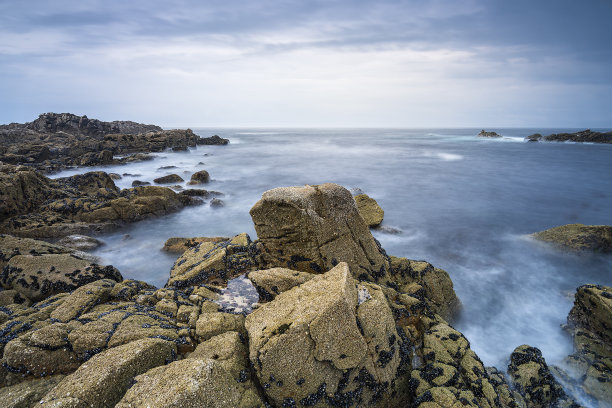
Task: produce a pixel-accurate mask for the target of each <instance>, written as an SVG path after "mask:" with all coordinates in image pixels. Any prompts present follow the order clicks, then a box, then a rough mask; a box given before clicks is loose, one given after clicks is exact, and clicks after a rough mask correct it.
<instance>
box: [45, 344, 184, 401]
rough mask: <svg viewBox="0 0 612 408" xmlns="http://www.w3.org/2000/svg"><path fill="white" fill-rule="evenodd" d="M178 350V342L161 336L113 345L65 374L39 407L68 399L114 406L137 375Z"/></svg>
mask: <svg viewBox="0 0 612 408" xmlns="http://www.w3.org/2000/svg"><path fill="white" fill-rule="evenodd" d="M175 353H176V345H175V344H174V343H172V342H168V341H165V340H162V339H143V340H138V341H134V342H131V343H129V344H125V345H123V346H119V347H115V348H112V349H110V350H107V351H105V352H103V353H100V354H98V355H96V356H94V357H92V358H91V359H90V360H89V361H87V362H86V363H84V364H82V365H81V366H80V367H79V368H78V370H77V371H75V372H74V373H73V374H71V375H69V376H67V377H65V378H64V379H63V380H62V381H61V382H60V383H59V384H58V385H57V386H56V387H55V388H53V389H52V390H51V391H50V392H49V393H47V395H45V396H44V397H43V399H42V400H41V404H40V405H39V406H40V407H45V408H49V407H55V406H57V405H56V404H58V403H59V404H61V403H62V401H63V400H64V399H68V400H69V401H70V403H75V402H76V403H78V404H80V405H78V406H87V407H93V408H98V407H99V408H105V407H109V406H110V407H112V406H114V405H115V404H116V403H117V402H119V400H121V398H122V397H123V395H124V394H125V392H126V391H127V390H128V388H129V387H130V386H131V385H132V381H133V379H134V377H136V376H137V375H139V374H142V373H144V372H146V371H148V370H150V369H151V368H153V367H157V366H159V365H162V364H164V363H166V362H167V361H171V360H172V359H173V358H174V355H175ZM60 406H64V405H60Z"/></svg>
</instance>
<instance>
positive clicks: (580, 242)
mask: <svg viewBox="0 0 612 408" xmlns="http://www.w3.org/2000/svg"><path fill="white" fill-rule="evenodd" d="M532 236H533V237H534V238H536V239H538V240H540V241H544V242H550V243H553V244H555V245H557V246H559V247H562V248H566V249H570V250H574V251H593V252H612V227H611V226H608V225H583V224H568V225H562V226H560V227H555V228H551V229H547V230H545V231H540V232H536V233H534V234H532Z"/></svg>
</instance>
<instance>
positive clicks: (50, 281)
mask: <svg viewBox="0 0 612 408" xmlns="http://www.w3.org/2000/svg"><path fill="white" fill-rule="evenodd" d="M105 278H108V279H113V280H114V281H121V280H123V277H122V276H121V273H120V272H119V271H118V270H117V269H115V268H114V267H113V266H112V265H109V266H100V265H98V264H94V263H91V262H90V261H89V260H86V259H83V258H79V257H77V256H76V255H74V254H45V255H17V256H14V257H12V258H11V259H10V260H9V261H8V263H7V265H6V266H5V267H4V270H3V271H2V273H1V274H0V283H1V284H2V286H4V287H5V288H7V289H15V290H17V291H18V292H20V293H21V294H23V295H24V296H26V297H27V298H29V299H32V300H35V301H37V300H42V299H44V298H46V297H48V296H51V295H54V294H57V293H61V292H69V291H72V290H74V289H76V288H78V287H81V286H83V285H86V284H88V283H90V282H95V281H97V280H99V279H105Z"/></svg>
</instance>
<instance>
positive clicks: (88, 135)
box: [0, 113, 228, 172]
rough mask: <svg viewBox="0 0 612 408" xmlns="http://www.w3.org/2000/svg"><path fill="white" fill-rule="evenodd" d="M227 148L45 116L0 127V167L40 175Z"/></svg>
mask: <svg viewBox="0 0 612 408" xmlns="http://www.w3.org/2000/svg"><path fill="white" fill-rule="evenodd" d="M227 143H228V141H227V139H221V138H220V137H218V136H216V137H214V136H213V137H212V138H201V137H199V136H198V135H196V134H194V133H193V132H192V131H191V130H190V129H186V130H179V129H177V130H163V129H162V128H160V127H159V126H155V125H143V124H140V123H136V122H130V121H114V122H103V121H100V120H97V119H89V118H88V117H87V116H77V115H74V114H70V113H61V114H57V113H46V114H42V115H40V116H39V117H38V119H36V120H34V121H32V122H28V123H24V124H19V123H11V124H10V125H0V161H1V162H4V163H9V164H22V165H27V166H31V167H34V168H36V169H39V170H41V171H44V172H52V171H58V170H61V169H64V168H66V167H70V166H95V165H103V164H117V163H125V162H131V161H138V160H147V159H150V158H151V156H149V155H143V154H142V152H160V151H163V150H164V149H169V148H172V149H175V150H187V148H188V147H195V146H196V145H198V144H227ZM135 153H136V154H135ZM117 155H123V157H115V156H117ZM126 155H127V156H126Z"/></svg>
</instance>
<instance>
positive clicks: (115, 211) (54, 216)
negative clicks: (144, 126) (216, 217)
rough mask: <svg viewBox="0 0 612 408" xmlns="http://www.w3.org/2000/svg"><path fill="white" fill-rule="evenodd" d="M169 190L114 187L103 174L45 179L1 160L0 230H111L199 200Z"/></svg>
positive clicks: (35, 233) (45, 233)
mask: <svg viewBox="0 0 612 408" xmlns="http://www.w3.org/2000/svg"><path fill="white" fill-rule="evenodd" d="M199 203H200V201H199V200H195V199H193V198H191V197H189V196H186V195H180V194H176V193H175V192H174V191H172V190H171V189H169V188H165V187H157V186H146V187H136V188H130V189H124V190H119V189H118V188H117V187H116V186H115V183H114V181H113V180H112V179H111V178H110V177H109V176H108V174H106V173H104V172H90V173H85V174H80V175H75V176H72V177H64V178H58V179H54V180H52V179H49V178H47V177H45V176H43V175H42V174H40V173H39V172H37V171H35V170H33V169H31V168H29V167H25V166H11V165H1V164H0V232H1V233H8V234H13V235H19V236H23V237H34V238H36V237H46V238H49V237H63V236H67V235H72V234H83V233H85V234H87V233H90V232H92V231H95V232H97V231H103V230H108V229H111V228H115V227H117V226H119V225H121V224H122V223H125V222H134V221H139V220H142V219H145V218H147V217H151V216H156V215H163V214H168V213H170V212H174V211H177V210H179V209H181V208H183V207H184V206H186V205H193V204H199Z"/></svg>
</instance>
